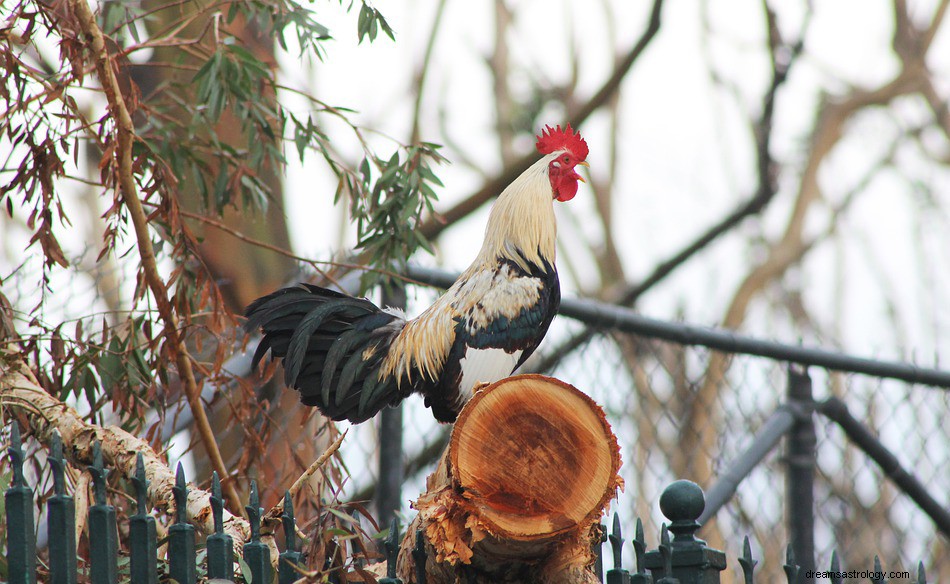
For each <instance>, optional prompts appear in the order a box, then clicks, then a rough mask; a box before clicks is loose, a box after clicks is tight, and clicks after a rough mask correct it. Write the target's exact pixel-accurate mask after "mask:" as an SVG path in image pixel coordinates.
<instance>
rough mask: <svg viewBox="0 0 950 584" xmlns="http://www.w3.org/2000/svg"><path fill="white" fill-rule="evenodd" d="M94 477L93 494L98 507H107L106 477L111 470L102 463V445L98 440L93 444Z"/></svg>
mask: <svg viewBox="0 0 950 584" xmlns="http://www.w3.org/2000/svg"><path fill="white" fill-rule="evenodd" d="M89 473H90V474H91V475H92V493H93V498H94V499H95V501H96V505H106V494H107V493H106V477H108V476H109V469H107V468H105V465H104V464H103V462H102V444H101V443H100V442H99V441H98V440H96V441H95V442H93V443H92V466H91V467H89Z"/></svg>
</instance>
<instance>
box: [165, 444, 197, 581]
mask: <svg viewBox="0 0 950 584" xmlns="http://www.w3.org/2000/svg"><path fill="white" fill-rule="evenodd" d="M172 495H174V497H175V523H174V524H172V526H171V527H169V528H168V574H169V576H171V577H172V579H174V580H175V581H177V582H178V584H194V583H195V582H197V581H198V570H197V567H196V566H195V526H194V525H191V524H190V523H188V485H187V484H186V483H185V471H184V469H182V467H181V463H180V462H179V463H178V471H177V472H176V473H175V486H174V487H172Z"/></svg>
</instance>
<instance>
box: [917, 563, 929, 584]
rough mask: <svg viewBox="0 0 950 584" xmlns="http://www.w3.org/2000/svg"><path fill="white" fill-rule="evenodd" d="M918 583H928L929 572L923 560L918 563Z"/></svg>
mask: <svg viewBox="0 0 950 584" xmlns="http://www.w3.org/2000/svg"><path fill="white" fill-rule="evenodd" d="M917 584H927V572H925V571H924V563H923V562H922V561H921V562H919V563H918V564H917Z"/></svg>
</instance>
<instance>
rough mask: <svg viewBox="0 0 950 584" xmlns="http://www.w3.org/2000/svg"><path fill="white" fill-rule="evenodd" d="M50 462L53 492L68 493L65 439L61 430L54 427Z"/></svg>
mask: <svg viewBox="0 0 950 584" xmlns="http://www.w3.org/2000/svg"><path fill="white" fill-rule="evenodd" d="M50 451H51V452H50V455H49V459H48V460H49V464H50V466H51V467H52V469H53V494H55V495H65V494H66V460H65V459H64V458H63V439H62V437H61V436H60V435H59V430H56V429H55V428H54V429H53V437H52V438H51V439H50Z"/></svg>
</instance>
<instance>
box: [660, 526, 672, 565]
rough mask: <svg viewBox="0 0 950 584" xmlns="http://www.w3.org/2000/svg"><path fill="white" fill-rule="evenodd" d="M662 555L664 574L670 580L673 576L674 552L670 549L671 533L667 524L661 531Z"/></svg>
mask: <svg viewBox="0 0 950 584" xmlns="http://www.w3.org/2000/svg"><path fill="white" fill-rule="evenodd" d="M659 547H660V555H661V556H662V557H663V574H664V575H665V576H666V577H667V578H669V577H671V576H672V575H673V550H672V549H670V531H669V530H668V529H667V528H666V523H664V524H663V527H662V529H660V546H659Z"/></svg>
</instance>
